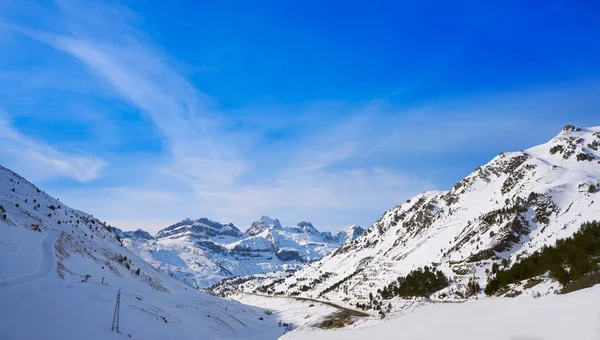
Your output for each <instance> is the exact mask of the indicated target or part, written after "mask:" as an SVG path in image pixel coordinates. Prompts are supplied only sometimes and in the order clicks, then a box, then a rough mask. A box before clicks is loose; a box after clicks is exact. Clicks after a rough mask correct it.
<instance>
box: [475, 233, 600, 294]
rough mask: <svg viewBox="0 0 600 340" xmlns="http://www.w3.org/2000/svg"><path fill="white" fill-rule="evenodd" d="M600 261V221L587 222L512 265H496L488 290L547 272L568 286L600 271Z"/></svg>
mask: <svg viewBox="0 0 600 340" xmlns="http://www.w3.org/2000/svg"><path fill="white" fill-rule="evenodd" d="M599 262H600V222H597V221H592V222H586V223H583V224H582V225H581V228H580V229H579V230H578V231H577V232H576V233H575V234H573V236H572V237H568V238H566V239H561V240H558V241H557V242H556V244H555V245H554V246H545V247H543V248H542V249H541V250H539V251H536V252H534V253H533V254H531V256H529V257H527V258H524V259H521V260H520V261H518V262H516V263H514V264H513V265H512V266H511V267H510V268H507V269H499V268H498V266H497V265H495V266H494V267H492V273H493V274H495V276H494V277H493V278H492V279H490V280H489V281H488V284H487V286H486V287H485V293H486V294H487V295H493V294H495V293H496V292H497V291H499V290H500V289H502V288H505V287H506V286H508V285H509V284H512V283H516V282H519V281H522V280H526V279H530V278H532V277H534V276H538V275H542V274H544V273H549V275H550V277H551V278H553V279H555V280H557V281H558V282H560V283H561V284H562V285H563V286H564V285H566V284H567V283H569V282H571V281H574V280H577V279H580V278H582V277H583V276H585V275H587V274H589V273H591V272H594V271H597V270H598V269H599V267H598V263H599Z"/></svg>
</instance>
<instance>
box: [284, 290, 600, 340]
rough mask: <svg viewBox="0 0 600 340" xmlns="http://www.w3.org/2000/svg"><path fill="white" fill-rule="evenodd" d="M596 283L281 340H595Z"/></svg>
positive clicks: (598, 331)
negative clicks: (573, 289) (569, 290)
mask: <svg viewBox="0 0 600 340" xmlns="http://www.w3.org/2000/svg"><path fill="white" fill-rule="evenodd" d="M599 299H600V285H597V286H595V287H592V288H588V289H584V290H581V291H577V292H574V293H570V294H566V295H550V296H545V297H541V298H538V299H532V298H528V297H523V298H514V299H509V298H498V299H486V300H480V301H475V300H472V301H468V302H465V303H438V304H429V305H426V306H423V307H421V308H419V309H417V310H415V311H411V312H410V313H408V314H405V315H399V316H394V317H392V318H390V317H387V318H386V319H384V320H383V321H373V322H364V323H359V324H357V325H356V326H355V327H350V328H345V329H340V330H318V329H299V330H297V331H295V332H292V333H290V334H286V335H284V336H283V337H282V338H281V339H285V340H301V339H310V340H335V339H340V340H354V339H356V340H364V339H414V340H426V339H461V340H481V339H486V340H507V339H532V340H533V339H535V340H538V339H539V340H564V339H577V340H598V339H600V303H597V301H599Z"/></svg>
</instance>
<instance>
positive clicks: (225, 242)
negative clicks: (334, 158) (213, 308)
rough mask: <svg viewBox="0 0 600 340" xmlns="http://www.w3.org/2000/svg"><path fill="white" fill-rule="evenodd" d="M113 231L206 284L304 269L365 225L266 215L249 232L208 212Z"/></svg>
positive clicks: (180, 274) (182, 275)
mask: <svg viewBox="0 0 600 340" xmlns="http://www.w3.org/2000/svg"><path fill="white" fill-rule="evenodd" d="M113 231H114V232H115V233H116V234H117V235H119V237H120V238H121V240H122V241H123V244H124V245H125V246H126V247H127V248H129V249H130V250H131V251H133V252H134V253H136V254H137V255H139V256H140V257H141V258H143V259H144V260H146V261H147V262H149V263H151V264H152V265H154V266H155V267H156V268H159V269H160V270H162V271H164V272H165V273H167V274H168V275H171V276H173V277H175V278H177V279H179V280H181V281H183V282H184V283H186V284H188V285H190V286H192V287H195V288H204V287H209V286H211V285H213V284H215V283H218V282H219V281H221V280H222V279H224V278H231V277H235V276H241V275H248V274H258V273H266V272H272V271H281V270H290V269H292V270H297V269H300V268H302V267H303V265H304V264H306V263H309V262H312V261H315V260H318V259H320V258H321V257H323V256H324V255H326V254H328V253H330V252H331V251H334V250H335V249H337V248H338V247H340V246H342V245H344V244H346V243H348V242H351V241H352V240H354V239H356V238H357V237H358V236H360V235H361V234H362V233H363V232H364V229H362V228H361V227H360V226H357V225H351V226H348V227H346V228H344V229H342V230H340V231H339V232H337V233H335V234H332V233H330V232H320V231H319V230H317V228H315V227H314V226H313V225H312V224H311V223H310V222H304V221H303V222H300V223H298V224H297V225H296V226H292V227H283V226H282V225H281V223H280V222H279V220H278V219H272V218H270V217H268V216H262V217H261V218H260V219H259V220H258V221H255V222H253V223H252V225H251V226H250V227H249V228H248V230H246V232H245V233H244V232H241V231H240V230H239V229H238V228H237V227H236V226H235V225H233V224H231V223H229V224H222V223H219V222H215V221H212V220H209V219H207V218H200V219H196V220H192V219H189V218H188V219H185V220H182V221H180V222H178V223H175V224H173V225H171V226H169V227H166V228H164V229H162V230H160V231H159V232H158V233H156V235H155V236H152V235H150V234H149V233H148V232H146V231H144V230H141V229H138V230H136V231H122V230H120V229H118V228H114V227H113Z"/></svg>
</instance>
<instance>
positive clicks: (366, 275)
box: [240, 125, 600, 303]
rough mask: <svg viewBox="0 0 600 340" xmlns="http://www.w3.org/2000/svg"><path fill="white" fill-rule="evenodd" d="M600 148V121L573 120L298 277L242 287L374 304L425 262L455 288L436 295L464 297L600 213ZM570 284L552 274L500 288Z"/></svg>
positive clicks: (383, 221) (424, 199)
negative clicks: (586, 124)
mask: <svg viewBox="0 0 600 340" xmlns="http://www.w3.org/2000/svg"><path fill="white" fill-rule="evenodd" d="M599 148H600V127H591V128H581V127H577V126H572V125H567V126H565V127H564V128H563V129H562V131H561V132H560V133H559V134H558V135H557V136H556V137H554V138H552V139H551V140H550V141H548V142H547V143H544V144H541V145H538V146H535V147H532V148H530V149H527V150H523V151H518V152H505V153H501V154H499V155H498V156H497V157H495V158H494V159H492V160H491V161H490V162H489V163H487V164H485V165H483V166H480V167H477V168H476V169H475V170H474V171H473V172H472V173H471V174H469V175H468V176H467V177H465V178H464V179H463V180H461V181H459V182H458V183H456V185H455V186H454V187H453V188H451V189H450V190H448V191H428V192H424V193H422V194H420V195H417V196H416V197H413V198H411V199H409V200H407V201H406V202H404V203H402V204H400V205H398V206H396V207H394V208H392V209H390V210H389V211H387V212H385V213H384V214H383V216H382V217H381V218H380V219H379V220H378V221H377V222H375V223H374V224H373V225H372V226H371V227H370V228H368V229H367V231H366V232H365V233H364V234H362V235H361V236H360V237H358V238H357V239H355V240H354V241H352V242H349V243H347V244H345V245H343V246H342V247H340V248H338V249H337V250H336V251H334V252H332V253H331V254H329V255H327V256H325V257H324V258H323V259H321V260H320V261H318V262H314V263H311V264H309V265H307V266H306V267H305V268H303V269H302V270H300V271H298V272H296V273H294V274H293V275H291V276H289V277H287V278H282V277H277V278H270V279H265V278H262V279H261V280H260V281H256V282H254V283H253V282H252V281H249V282H244V284H243V285H241V286H240V289H241V290H245V291H251V292H256V291H258V292H265V293H269V294H283V293H285V294H286V295H299V296H306V297H314V298H316V297H319V298H324V299H331V300H335V301H349V303H354V302H361V301H362V302H363V303H364V302H365V301H366V303H372V301H371V302H369V300H372V298H371V296H374V298H375V299H382V298H383V297H388V296H389V295H394V294H390V293H388V292H387V291H384V292H383V294H382V290H384V288H385V289H388V287H389V289H391V290H392V291H394V292H396V293H397V292H398V291H399V290H398V289H397V286H398V283H400V284H402V282H404V281H405V278H406V276H407V275H408V274H409V273H410V272H411V271H413V270H417V269H421V270H423V268H425V269H424V270H425V274H422V272H419V273H416V274H415V275H414V276H411V277H413V278H414V277H417V275H418V276H423V277H427V275H430V274H429V273H432V274H434V276H432V277H433V280H436V281H439V287H440V288H443V287H446V288H444V289H434V290H439V291H438V292H437V293H436V294H434V295H433V296H432V298H434V299H439V300H447V299H455V300H461V299H464V298H465V297H466V296H467V295H468V294H469V293H471V292H472V291H473V287H475V286H477V287H479V288H481V289H483V288H484V287H485V286H486V284H487V281H488V280H489V279H491V278H492V277H493V276H494V274H495V273H496V272H497V271H498V270H502V269H506V270H508V268H509V267H510V265H511V264H513V263H516V262H518V261H519V260H521V259H525V258H528V257H529V256H531V254H533V253H534V252H536V251H539V250H541V249H543V248H544V247H545V246H552V245H554V244H555V243H556V242H557V240H562V239H565V238H568V237H570V236H572V235H573V234H574V233H575V232H576V231H578V230H579V229H580V227H581V225H582V224H583V223H585V222H589V221H593V220H600V193H599V191H600V189H599V188H600V150H599ZM525 269H526V268H525ZM567 270H568V268H567ZM438 272H439V273H438ZM436 273H437V274H436ZM436 275H437V277H436ZM440 275H444V276H446V277H447V279H444V278H442V277H441V276H440ZM396 278H398V280H396ZM438 278H439V280H438ZM445 280H446V281H445ZM448 280H449V282H447V281H448ZM434 286H435V284H434ZM560 289H561V285H560V284H559V283H557V282H556V280H553V279H551V278H549V277H548V275H547V274H546V275H541V276H540V277H537V278H535V281H531V282H529V281H528V282H523V283H519V282H517V283H516V284H515V285H514V286H511V287H507V289H504V290H503V291H499V292H498V293H497V294H500V295H505V296H517V295H519V294H536V295H540V294H542V295H543V294H548V293H551V292H554V291H558V290H560Z"/></svg>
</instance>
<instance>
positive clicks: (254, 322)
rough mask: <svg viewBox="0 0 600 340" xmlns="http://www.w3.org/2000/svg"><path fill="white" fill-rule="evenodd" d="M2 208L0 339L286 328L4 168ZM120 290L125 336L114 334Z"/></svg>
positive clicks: (255, 333)
mask: <svg viewBox="0 0 600 340" xmlns="http://www.w3.org/2000/svg"><path fill="white" fill-rule="evenodd" d="M0 206H1V207H0V320H1V321H0V339H120V338H122V337H123V336H124V337H128V335H129V336H131V337H132V338H138V339H182V338H186V339H189V338H197V337H198V334H202V337H203V338H210V339H276V338H277V337H278V336H280V335H281V334H282V333H283V330H282V329H281V328H280V327H278V326H277V320H276V317H273V316H267V315H265V313H264V311H263V310H261V309H258V308H255V307H250V306H244V305H242V304H240V303H237V302H233V301H228V300H223V299H219V298H216V297H214V296H211V295H208V294H206V293H202V292H199V291H197V290H194V289H191V288H189V287H187V286H186V285H184V284H182V283H181V282H179V281H177V280H174V279H173V278H171V277H169V276H166V275H164V274H163V273H161V272H160V271H158V270H156V269H155V268H153V267H152V266H151V265H149V264H148V263H146V262H144V261H143V260H142V259H140V258H139V257H137V256H136V255H134V254H133V253H131V252H130V251H129V250H127V249H126V248H124V247H123V245H122V244H121V243H120V242H119V240H118V238H117V235H116V234H115V233H113V232H112V231H111V230H110V228H109V226H107V225H106V224H105V223H103V222H101V221H99V220H98V219H96V218H94V217H93V216H90V215H88V214H85V213H83V212H80V211H77V210H74V209H71V208H69V207H67V206H65V205H64V204H62V203H61V202H60V201H58V200H57V199H54V198H52V197H50V196H48V195H46V194H45V193H44V192H43V191H41V190H39V189H38V188H37V187H35V186H34V185H33V184H31V183H29V182H27V181H26V180H25V179H24V178H22V177H20V176H18V175H17V174H15V173H13V172H12V171H10V170H8V169H6V168H3V167H0ZM86 279H87V281H86ZM119 289H122V293H121V309H120V320H121V323H120V330H121V333H122V334H118V333H113V332H111V324H112V318H113V312H114V308H115V299H116V294H117V291H118V290H119ZM259 318H262V320H259ZM199 332H200V333H199Z"/></svg>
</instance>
